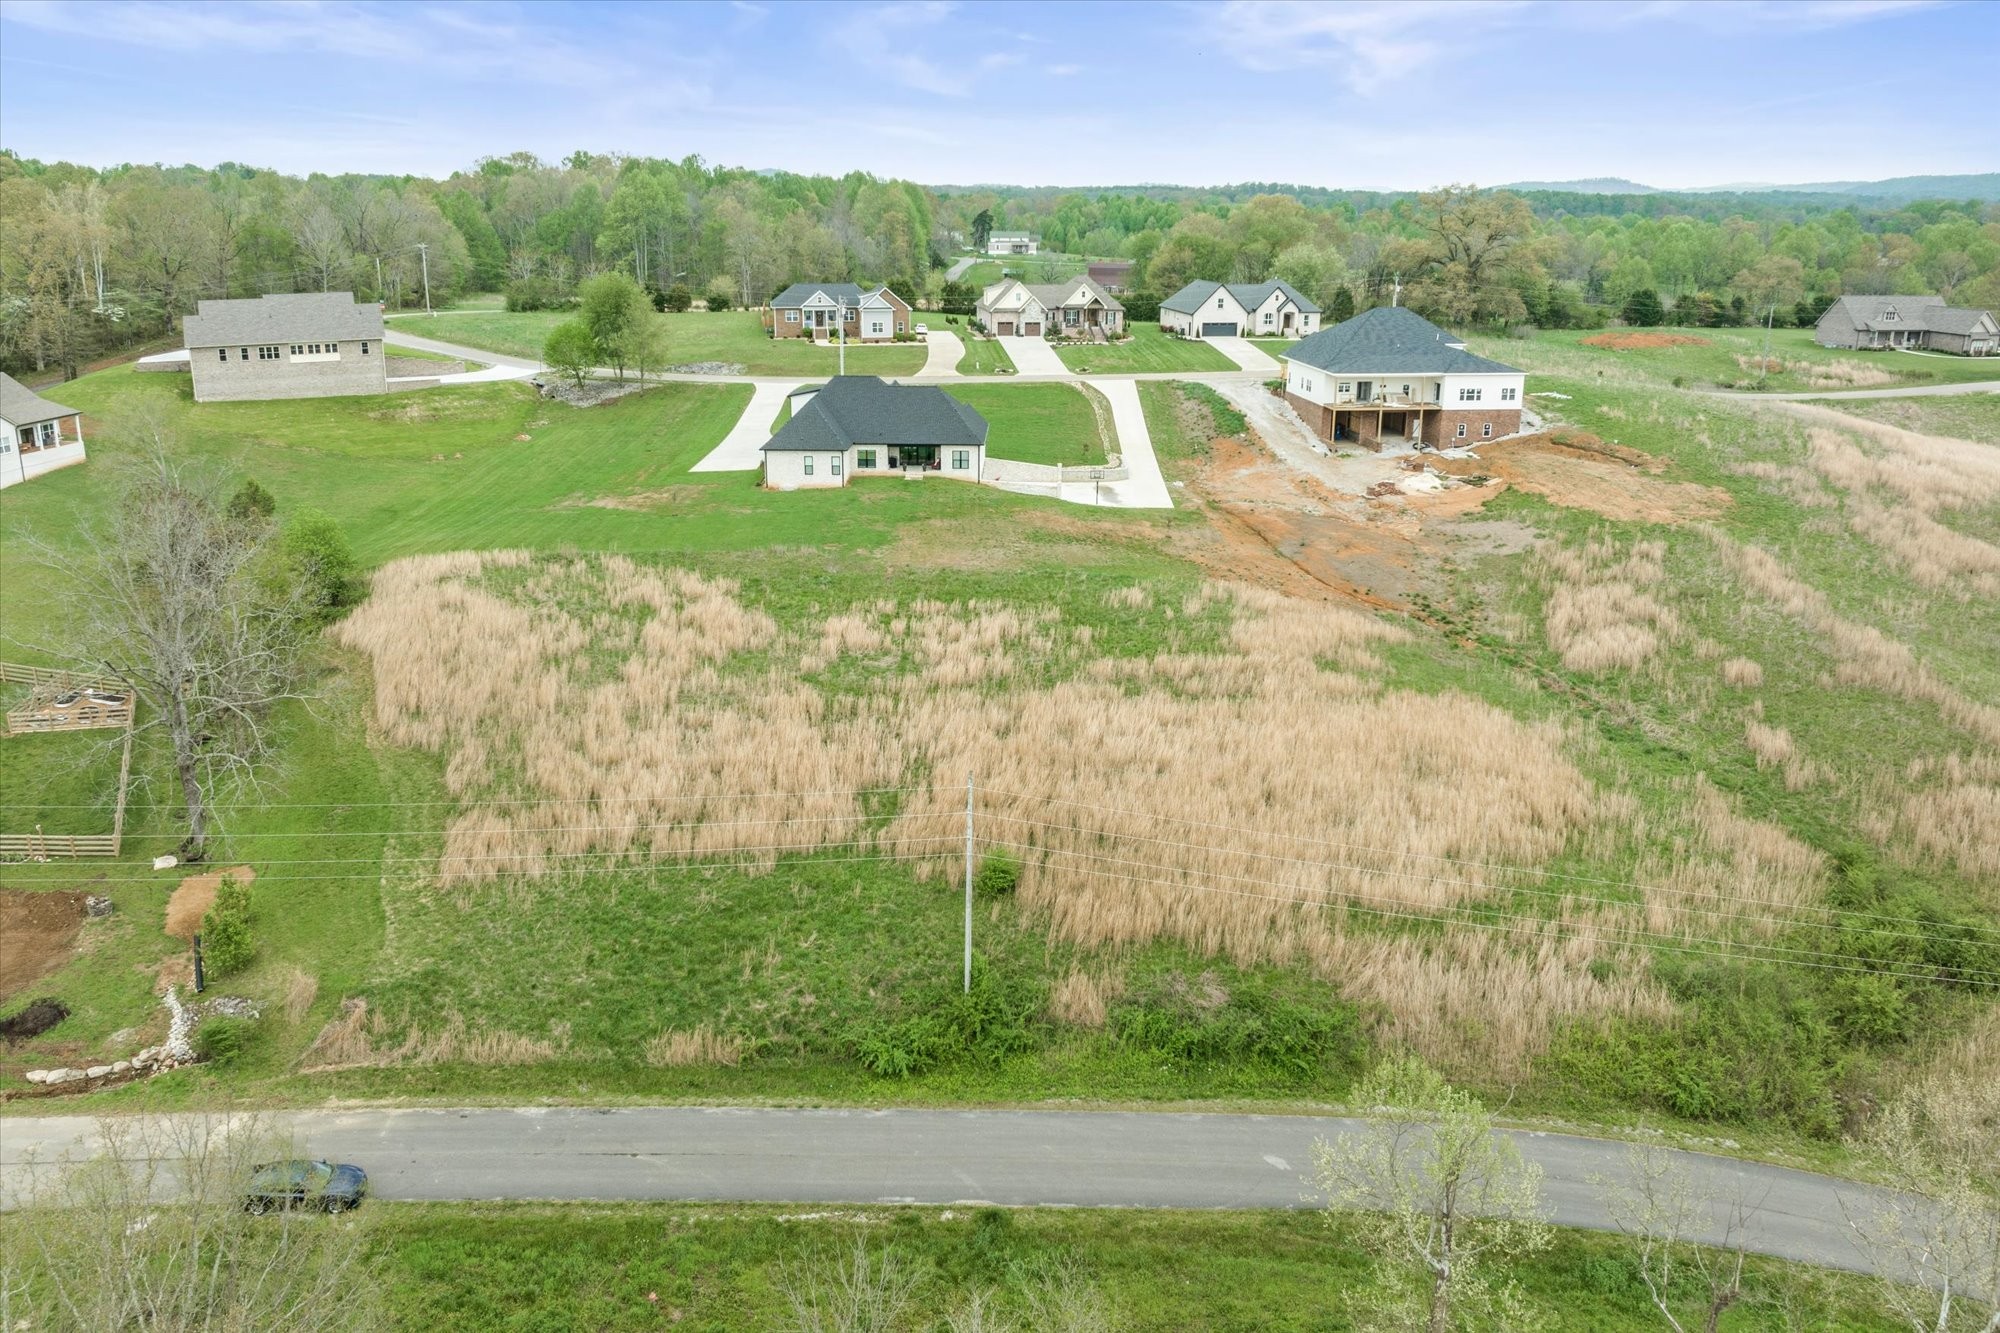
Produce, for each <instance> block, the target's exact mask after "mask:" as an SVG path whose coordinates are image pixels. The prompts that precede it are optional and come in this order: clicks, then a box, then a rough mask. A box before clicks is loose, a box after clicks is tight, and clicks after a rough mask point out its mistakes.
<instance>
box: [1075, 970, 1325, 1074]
mask: <svg viewBox="0 0 2000 1333" xmlns="http://www.w3.org/2000/svg"><path fill="white" fill-rule="evenodd" d="M1110 1028H1111V1033H1112V1036H1113V1038H1114V1039H1115V1040H1116V1041H1117V1042H1118V1044H1119V1045H1120V1046H1123V1047H1126V1048H1128V1049H1131V1050H1139V1051H1144V1052H1146V1053H1147V1054H1149V1055H1153V1056H1158V1057H1160V1058H1163V1059H1167V1060H1176V1061H1180V1062H1183V1063H1187V1064H1210V1063H1225V1062H1234V1063H1243V1064H1264V1065H1269V1066H1271V1067H1272V1068H1274V1069H1278V1070H1281V1071H1283V1072H1284V1073H1286V1074H1289V1075H1292V1076H1295V1077H1301V1078H1303V1077H1309V1076H1312V1075H1315V1074H1319V1073H1323V1072H1325V1071H1326V1070H1328V1069H1331V1068H1335V1067H1342V1066H1345V1067H1349V1068H1352V1067H1355V1066H1357V1065H1358V1064H1359V1062H1360V1057H1361V1055H1362V1050H1363V1043H1362V1039H1361V1026H1360V1022H1359V1015H1358V1014H1357V1013H1356V1011H1355V1010H1354V1009H1353V1008H1351V1007H1349V1006H1346V1005H1335V1006H1332V1007H1327V1006H1326V1005H1325V1003H1324V1002H1320V1003H1313V1002H1311V1001H1308V1000H1304V999H1300V998H1297V997H1294V996H1292V995H1290V994H1288V993H1285V992H1284V991H1281V990H1279V989H1277V988H1275V987H1273V986H1272V985H1271V984H1270V983H1268V982H1265V981H1263V980H1262V979H1260V978H1252V977H1239V978H1236V979H1235V980H1234V981H1233V982H1232V983H1231V985H1230V987H1225V986H1224V985H1223V984H1222V982H1221V981H1220V980H1218V979H1217V978H1216V977H1215V975H1214V974H1213V973H1204V974H1203V975H1202V976H1201V977H1199V978H1197V979H1195V980H1193V981H1190V980H1188V979H1187V978H1186V977H1185V976H1183V975H1182V974H1180V973H1178V972H1170V973H1168V974H1166V975H1165V976H1164V977H1162V978H1160V979H1159V980H1158V981H1157V982H1156V983H1155V984H1153V985H1152V986H1150V987H1148V988H1147V989H1146V990H1145V991H1143V992H1140V993H1138V994H1135V995H1134V996H1133V997H1132V998H1131V999H1129V1000H1127V1001H1125V1002H1124V1003H1122V1004H1119V1005H1117V1006H1115V1007H1114V1008H1113V1009H1112V1010H1111V1014H1110Z"/></svg>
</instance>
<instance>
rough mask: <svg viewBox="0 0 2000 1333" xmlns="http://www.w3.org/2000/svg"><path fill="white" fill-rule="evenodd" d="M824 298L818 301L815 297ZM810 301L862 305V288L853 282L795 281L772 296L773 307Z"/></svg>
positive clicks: (828, 304) (821, 303) (786, 306)
mask: <svg viewBox="0 0 2000 1333" xmlns="http://www.w3.org/2000/svg"><path fill="white" fill-rule="evenodd" d="M816 296H817V297H822V298H824V299H822V300H819V301H817V302H815V301H813V298H814V297H816ZM808 303H812V304H817V305H824V306H834V305H843V306H845V305H860V304H861V288H860V287H859V286H857V285H856V284H854V283H851V282H795V283H793V284H792V285H791V286H789V287H787V288H785V290H783V291H782V292H779V293H778V294H777V295H776V296H774V297H772V298H771V308H772V309H774V310H785V309H789V308H791V307H795V306H803V305H806V304H808Z"/></svg>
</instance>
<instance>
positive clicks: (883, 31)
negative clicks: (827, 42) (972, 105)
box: [829, 0, 972, 97]
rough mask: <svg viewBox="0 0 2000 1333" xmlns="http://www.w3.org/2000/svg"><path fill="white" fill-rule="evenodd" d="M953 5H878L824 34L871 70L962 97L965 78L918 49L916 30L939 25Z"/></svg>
mask: <svg viewBox="0 0 2000 1333" xmlns="http://www.w3.org/2000/svg"><path fill="white" fill-rule="evenodd" d="M956 9H957V6H956V5H954V4H951V3H949V0H915V3H910V4H894V5H877V6H873V7H871V8H867V9H858V10H855V11H853V12H851V13H850V14H848V15H847V16H846V17H845V18H844V19H843V20H842V21H841V22H840V23H838V24H836V25H835V26H834V27H833V28H832V30H831V31H830V33H829V36H830V37H831V39H832V41H833V44H834V45H835V46H836V47H837V48H839V49H840V50H841V51H843V52H845V53H846V54H847V55H849V56H852V57H853V58H854V59H855V60H857V61H860V62H862V65H863V68H865V69H867V70H868V71H870V72H871V73H885V74H887V75H889V77H891V78H893V79H894V80H895V81H896V82H898V83H900V84H902V85H903V86H904V87H906V88H914V89H916V90H917V91H918V92H920V93H935V94H937V95H938V96H941V97H965V96H967V95H968V94H970V92H971V91H972V90H971V88H970V87H969V86H968V84H967V79H966V76H965V75H964V74H963V73H962V72H960V71H957V70H954V69H952V68H951V67H950V66H949V65H947V64H944V63H941V62H940V61H938V60H935V59H933V58H931V57H930V56H927V55H925V54H924V53H923V52H921V51H919V50H918V49H917V46H916V43H917V34H918V33H919V32H922V31H924V30H926V29H935V28H939V27H942V26H943V25H944V23H945V21H946V20H947V19H949V18H950V17H951V16H952V14H953V12H954V11H955V10H956Z"/></svg>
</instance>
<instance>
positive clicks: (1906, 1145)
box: [1843, 1068, 2000, 1333]
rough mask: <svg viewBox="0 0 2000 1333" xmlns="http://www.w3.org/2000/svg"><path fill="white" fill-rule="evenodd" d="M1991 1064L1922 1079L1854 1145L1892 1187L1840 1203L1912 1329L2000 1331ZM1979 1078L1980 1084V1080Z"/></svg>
mask: <svg viewBox="0 0 2000 1333" xmlns="http://www.w3.org/2000/svg"><path fill="white" fill-rule="evenodd" d="M1992 1072H1993V1071H1992V1070H1991V1069H1990V1068H1988V1069H1986V1070H1985V1071H1984V1073H1983V1075H1975V1076H1973V1078H1971V1079H1968V1080H1964V1081H1961V1080H1958V1079H1951V1078H1943V1077H1932V1078H1930V1079H1926V1080H1923V1081H1921V1082H1919V1083H1917V1084H1916V1085H1914V1086H1913V1087H1911V1088H1910V1089H1908V1090H1907V1091H1906V1092H1905V1093H1904V1094H1903V1095H1902V1096H1900V1097H1898V1098H1897V1099H1896V1100H1895V1101H1893V1102H1891V1103H1890V1104H1889V1105H1888V1106H1887V1107H1885V1108H1884V1109H1883V1110H1882V1111H1880V1112H1879V1113H1878V1114H1877V1115H1876V1118H1875V1122H1874V1123H1873V1124H1872V1125H1871V1126H1870V1127H1869V1130H1868V1133H1867V1134H1866V1135H1865V1136H1864V1137H1863V1139H1862V1140H1861V1143H1860V1144H1859V1145H1858V1146H1860V1147H1862V1148H1863V1149H1864V1150H1866V1151H1868V1152H1870V1153H1871V1154H1872V1155H1874V1156H1875V1157H1876V1158H1877V1159H1878V1160H1880V1161H1881V1162H1882V1163H1883V1164H1884V1165H1885V1166H1886V1167H1887V1169H1888V1175H1889V1178H1890V1179H1891V1180H1893V1181H1895V1182H1896V1185H1897V1186H1898V1188H1897V1189H1896V1190H1895V1191H1893V1192H1891V1191H1881V1192H1878V1193H1875V1194H1873V1195H1871V1196H1870V1197H1869V1198H1867V1199H1865V1200H1856V1201H1854V1202H1852V1203H1844V1204H1843V1207H1844V1208H1845V1210H1846V1212H1847V1222H1848V1226H1849V1227H1850V1228H1851V1229H1852V1231H1853V1233H1854V1237H1855V1240H1856V1241H1857V1242H1859V1244H1860V1246H1861V1249H1862V1252H1863V1253H1865V1254H1866V1255H1867V1256H1868V1258H1869V1261H1870V1263H1871V1264H1872V1265H1873V1266H1874V1269H1875V1273H1876V1275H1877V1276H1878V1277H1879V1278H1880V1279H1881V1288H1880V1290H1881V1296H1882V1303H1883V1305H1885V1306H1886V1307H1888V1309H1889V1312H1890V1313H1891V1314H1893V1315H1894V1316H1895V1317H1896V1318H1897V1319H1898V1320H1899V1321H1900V1322H1902V1323H1904V1324H1906V1325H1907V1326H1908V1327H1909V1328H1910V1329H1911V1330H1912V1333H1956V1331H1957V1330H1972V1329H1978V1330H1981V1333H2000V1199H1996V1198H1995V1196H1994V1193H1993V1187H1994V1182H1995V1181H1996V1180H2000V1114H1996V1112H2000V1088H1996V1087H1995V1086H1994V1083H1995V1080H1993V1078H1992V1077H1991V1075H1992ZM1982 1078H1983V1084H1982V1083H1981V1082H1980V1080H1981V1079H1982Z"/></svg>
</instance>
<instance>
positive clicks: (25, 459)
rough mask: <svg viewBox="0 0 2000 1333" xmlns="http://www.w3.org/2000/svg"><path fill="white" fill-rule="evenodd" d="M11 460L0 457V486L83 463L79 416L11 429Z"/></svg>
mask: <svg viewBox="0 0 2000 1333" xmlns="http://www.w3.org/2000/svg"><path fill="white" fill-rule="evenodd" d="M9 452H11V453H12V455H13V457H11V458H9V457H6V456H5V455H4V454H0V487H4V486H12V485H14V484H15V483H16V482H22V481H26V480H28V479H29V478H30V477H37V476H40V475H41V474H42V473H44V472H53V471H55V470H56V469H57V468H63V467H68V466H70V465H71V464H72V463H81V462H83V461H84V448H83V417H82V415H81V414H78V415H75V416H67V417H55V418H52V419H50V420H47V421H36V422H32V423H29V424H27V425H23V426H19V427H17V428H16V429H15V432H14V439H13V441H12V448H11V450H10V451H9Z"/></svg>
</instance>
